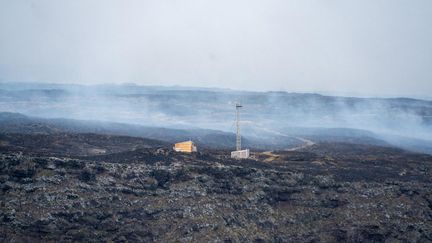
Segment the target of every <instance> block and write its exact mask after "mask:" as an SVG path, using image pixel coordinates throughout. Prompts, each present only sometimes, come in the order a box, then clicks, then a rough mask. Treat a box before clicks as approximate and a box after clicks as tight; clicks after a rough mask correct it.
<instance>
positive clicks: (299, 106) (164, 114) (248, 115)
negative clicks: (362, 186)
mask: <svg viewBox="0 0 432 243" xmlns="http://www.w3.org/2000/svg"><path fill="white" fill-rule="evenodd" d="M28 85H30V86H25V85H18V84H6V83H4V84H2V85H1V92H2V98H1V100H0V110H1V111H9V112H18V113H23V114H26V115H33V116H40V117H47V118H59V117H61V118H72V119H80V120H102V121H110V122H122V123H132V124H140V125H146V126H158V127H170V128H206V129H217V130H223V131H229V132H232V131H234V129H235V128H234V119H235V116H234V112H235V110H234V104H235V103H236V102H241V103H242V104H243V105H244V108H243V110H242V113H241V119H242V130H243V131H245V133H246V134H247V135H249V136H257V137H259V136H262V135H269V133H270V132H269V129H270V130H273V131H278V132H284V133H287V132H288V133H291V134H294V133H299V132H300V133H301V131H302V129H303V128H352V129H362V130H366V131H370V132H373V133H376V134H378V135H390V136H394V135H396V136H404V137H409V138H417V139H426V140H430V138H432V102H431V101H425V100H414V99H407V98H392V99H380V98H349V97H332V96H322V95H318V94H298V93H285V92H242V91H233V90H216V91H211V90H206V89H194V88H181V87H171V88H170V87H148V86H136V85H96V86H79V85H70V86H67V85H39V86H38V85H36V84H33V85H31V84H28ZM295 128H297V129H295Z"/></svg>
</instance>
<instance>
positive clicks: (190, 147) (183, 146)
mask: <svg viewBox="0 0 432 243" xmlns="http://www.w3.org/2000/svg"><path fill="white" fill-rule="evenodd" d="M173 149H174V150H175V151H177V152H184V153H192V152H196V151H197V147H196V146H195V144H194V143H193V142H192V141H186V142H181V143H176V144H175V145H174V148H173Z"/></svg>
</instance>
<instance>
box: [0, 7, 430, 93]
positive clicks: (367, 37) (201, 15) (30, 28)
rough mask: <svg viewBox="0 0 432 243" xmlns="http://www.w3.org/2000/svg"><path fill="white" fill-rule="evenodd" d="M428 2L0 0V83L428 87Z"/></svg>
mask: <svg viewBox="0 0 432 243" xmlns="http://www.w3.org/2000/svg"><path fill="white" fill-rule="evenodd" d="M431 26H432V1H430V0H362V1H354V0H296V1H294V0H280V1H279V0H217V1H214V0H213V1H210V0H154V1H146V0H137V1H134V0H100V1H95V0H69V1H66V0H34V1H31V0H0V81H2V82H18V81H21V82H22V81H25V82H50V83H81V84H95V83H137V84H142V85H169V86H170V85H181V86H200V87H218V88H231V89H242V90H257V91H267V90H281V91H293V92H298V91H300V92H334V93H356V94H372V95H402V96H412V95H416V96H432V95H431V94H432V27H431Z"/></svg>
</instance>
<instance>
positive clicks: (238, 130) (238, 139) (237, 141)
mask: <svg viewBox="0 0 432 243" xmlns="http://www.w3.org/2000/svg"><path fill="white" fill-rule="evenodd" d="M242 107H243V106H242V105H240V104H239V103H237V104H236V118H237V120H236V126H237V133H236V150H237V151H240V150H241V135H240V121H239V120H240V108H242Z"/></svg>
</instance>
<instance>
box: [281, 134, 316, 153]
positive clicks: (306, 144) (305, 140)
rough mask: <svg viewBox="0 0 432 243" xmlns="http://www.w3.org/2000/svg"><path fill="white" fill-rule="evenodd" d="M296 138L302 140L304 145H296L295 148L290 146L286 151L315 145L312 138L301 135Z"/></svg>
mask: <svg viewBox="0 0 432 243" xmlns="http://www.w3.org/2000/svg"><path fill="white" fill-rule="evenodd" d="M295 138H296V139H298V140H300V141H302V142H303V144H302V145H300V146H297V147H294V148H290V149H285V151H296V150H300V149H304V148H307V147H310V146H312V145H314V144H315V143H314V142H313V141H312V140H309V139H306V138H301V137H295Z"/></svg>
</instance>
